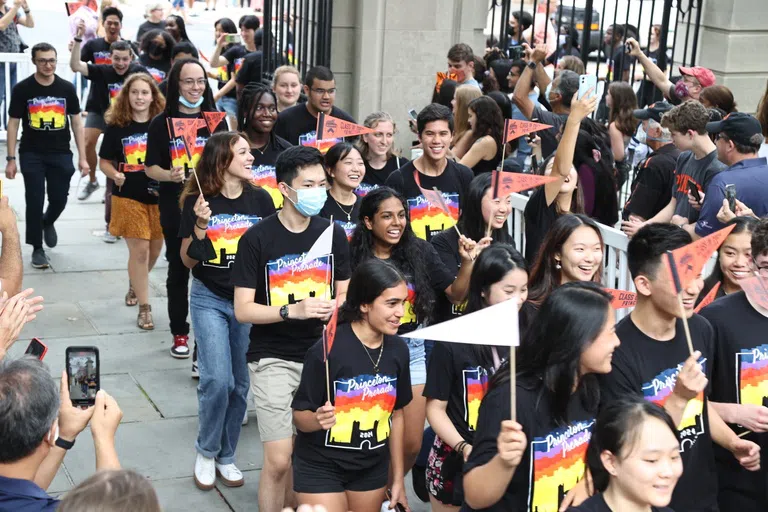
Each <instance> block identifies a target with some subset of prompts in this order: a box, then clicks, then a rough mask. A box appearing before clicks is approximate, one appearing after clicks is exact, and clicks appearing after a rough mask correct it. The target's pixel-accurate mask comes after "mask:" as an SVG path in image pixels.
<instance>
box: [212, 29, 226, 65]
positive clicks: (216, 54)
mask: <svg viewBox="0 0 768 512" xmlns="http://www.w3.org/2000/svg"><path fill="white" fill-rule="evenodd" d="M228 35H231V34H221V35H220V36H219V40H218V41H216V48H215V49H214V50H213V54H212V55H211V58H210V59H208V62H209V63H210V64H211V67H213V68H219V67H221V66H226V65H227V64H229V61H228V60H227V59H226V58H224V57H222V56H221V50H223V49H224V40H225V39H226V38H227V36H228Z"/></svg>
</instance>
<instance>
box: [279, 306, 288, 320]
mask: <svg viewBox="0 0 768 512" xmlns="http://www.w3.org/2000/svg"><path fill="white" fill-rule="evenodd" d="M280 318H282V319H283V320H288V304H283V305H282V306H281V307H280Z"/></svg>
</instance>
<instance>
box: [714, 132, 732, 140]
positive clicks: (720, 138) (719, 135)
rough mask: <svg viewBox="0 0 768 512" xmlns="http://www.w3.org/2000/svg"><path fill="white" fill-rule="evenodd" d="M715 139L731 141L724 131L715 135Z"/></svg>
mask: <svg viewBox="0 0 768 512" xmlns="http://www.w3.org/2000/svg"><path fill="white" fill-rule="evenodd" d="M715 140H724V141H726V142H727V141H729V140H730V139H729V138H728V136H727V135H726V134H724V133H718V134H717V136H716V137H715Z"/></svg>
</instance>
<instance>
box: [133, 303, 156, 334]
mask: <svg viewBox="0 0 768 512" xmlns="http://www.w3.org/2000/svg"><path fill="white" fill-rule="evenodd" d="M136 325H137V326H138V327H139V329H144V330H145V331H151V330H153V329H154V328H155V324H154V322H153V321H152V306H150V305H149V304H141V305H140V306H139V316H138V317H137V318H136Z"/></svg>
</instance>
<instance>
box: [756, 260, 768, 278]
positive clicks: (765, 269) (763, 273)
mask: <svg viewBox="0 0 768 512" xmlns="http://www.w3.org/2000/svg"><path fill="white" fill-rule="evenodd" d="M752 268H753V269H754V270H755V271H756V272H757V273H758V274H760V277H768V265H763V266H762V267H759V266H758V265H757V261H755V260H754V259H753V260H752Z"/></svg>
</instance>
